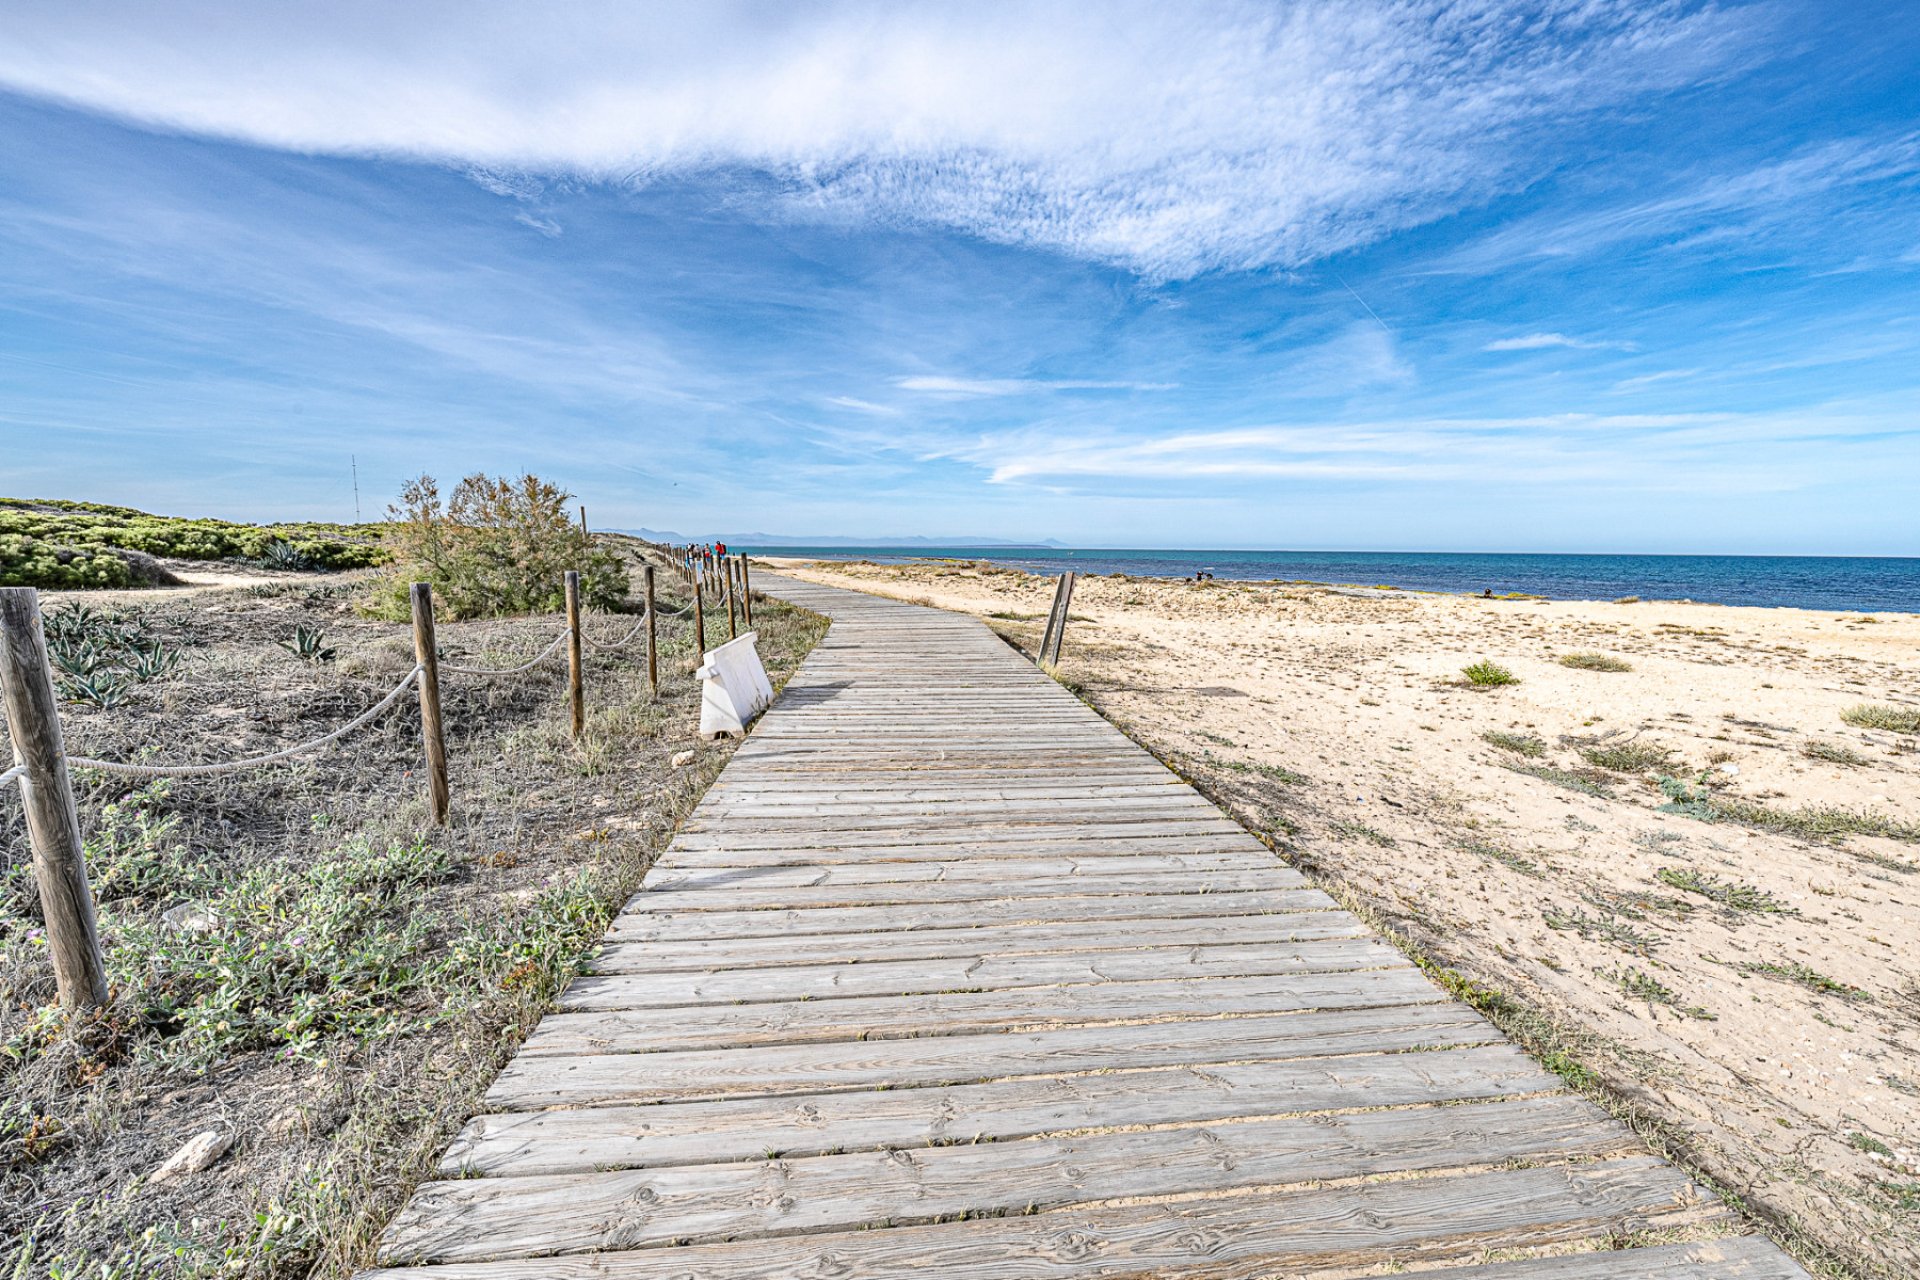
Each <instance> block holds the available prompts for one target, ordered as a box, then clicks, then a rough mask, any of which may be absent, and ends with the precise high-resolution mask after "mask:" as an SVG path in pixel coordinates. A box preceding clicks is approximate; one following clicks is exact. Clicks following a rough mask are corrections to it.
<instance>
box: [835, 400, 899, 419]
mask: <svg viewBox="0 0 1920 1280" xmlns="http://www.w3.org/2000/svg"><path fill="white" fill-rule="evenodd" d="M826 402H827V403H828V404H830V405H833V406H834V407H836V408H840V409H854V410H857V411H858V412H860V413H871V414H875V415H877V416H879V417H883V418H897V417H899V416H900V411H899V410H898V409H896V408H894V407H893V406H892V405H886V404H875V403H874V402H873V401H871V400H862V399H860V398H859V397H858V396H828V397H827V398H826Z"/></svg>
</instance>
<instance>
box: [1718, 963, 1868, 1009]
mask: <svg viewBox="0 0 1920 1280" xmlns="http://www.w3.org/2000/svg"><path fill="white" fill-rule="evenodd" d="M1740 972H1742V973H1751V974H1754V975H1755V976H1757V977H1761V978H1772V979H1773V980H1774V981H1776V982H1791V983H1793V984H1794V985H1795V986H1800V987H1805V988H1806V989H1807V990H1809V991H1812V992H1816V993H1818V994H1819V995H1823V996H1838V997H1840V998H1841V999H1842V1000H1871V999H1873V997H1872V996H1870V995H1868V994H1867V993H1866V992H1865V991H1863V990H1861V989H1860V988H1859V987H1855V986H1849V985H1848V984H1847V983H1844V982H1839V981H1837V980H1835V979H1833V978H1829V977H1828V976H1827V975H1826V974H1824V973H1821V972H1820V971H1819V970H1818V969H1811V968H1808V967H1807V966H1806V965H1804V964H1801V963H1800V962H1799V961H1798V960H1789V961H1786V962H1784V963H1774V962H1771V961H1769V962H1764V963H1763V962H1759V961H1749V962H1748V963H1746V964H1743V965H1741V966H1740Z"/></svg>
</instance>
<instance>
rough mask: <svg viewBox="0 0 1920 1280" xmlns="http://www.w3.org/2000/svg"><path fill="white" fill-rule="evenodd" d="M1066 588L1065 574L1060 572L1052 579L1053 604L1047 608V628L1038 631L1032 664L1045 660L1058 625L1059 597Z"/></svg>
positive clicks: (1041, 663) (1041, 662) (1039, 663)
mask: <svg viewBox="0 0 1920 1280" xmlns="http://www.w3.org/2000/svg"><path fill="white" fill-rule="evenodd" d="M1066 590H1067V575H1066V574H1064V573H1063V574H1061V575H1060V576H1059V577H1058V578H1056V579H1054V583H1053V604H1052V605H1051V606H1050V607H1049V608H1048V609H1047V629H1046V630H1045V631H1042V632H1041V633H1040V647H1039V648H1038V649H1036V650H1034V653H1033V661H1034V665H1036V666H1040V665H1043V664H1044V663H1045V662H1046V660H1047V650H1048V649H1050V648H1052V647H1053V633H1054V631H1055V629H1056V628H1058V627H1059V625H1060V597H1061V596H1062V595H1064V594H1065V593H1066Z"/></svg>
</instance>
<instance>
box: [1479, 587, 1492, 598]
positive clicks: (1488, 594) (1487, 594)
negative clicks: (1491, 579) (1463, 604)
mask: <svg viewBox="0 0 1920 1280" xmlns="http://www.w3.org/2000/svg"><path fill="white" fill-rule="evenodd" d="M1480 598H1481V599H1482V600H1491V599H1493V588H1492V587H1488V588H1487V589H1486V590H1485V591H1482V592H1481V593H1480Z"/></svg>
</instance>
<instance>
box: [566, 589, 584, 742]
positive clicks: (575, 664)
mask: <svg viewBox="0 0 1920 1280" xmlns="http://www.w3.org/2000/svg"><path fill="white" fill-rule="evenodd" d="M566 584H567V702H568V705H569V706H571V707H572V709H573V736H574V738H575V739H576V740H578V739H579V737H580V735H581V734H582V733H583V732H585V730H586V727H587V698H586V693H587V691H586V680H585V677H584V676H583V674H582V672H581V670H580V573H579V571H578V570H576V569H569V570H567V576H566Z"/></svg>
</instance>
